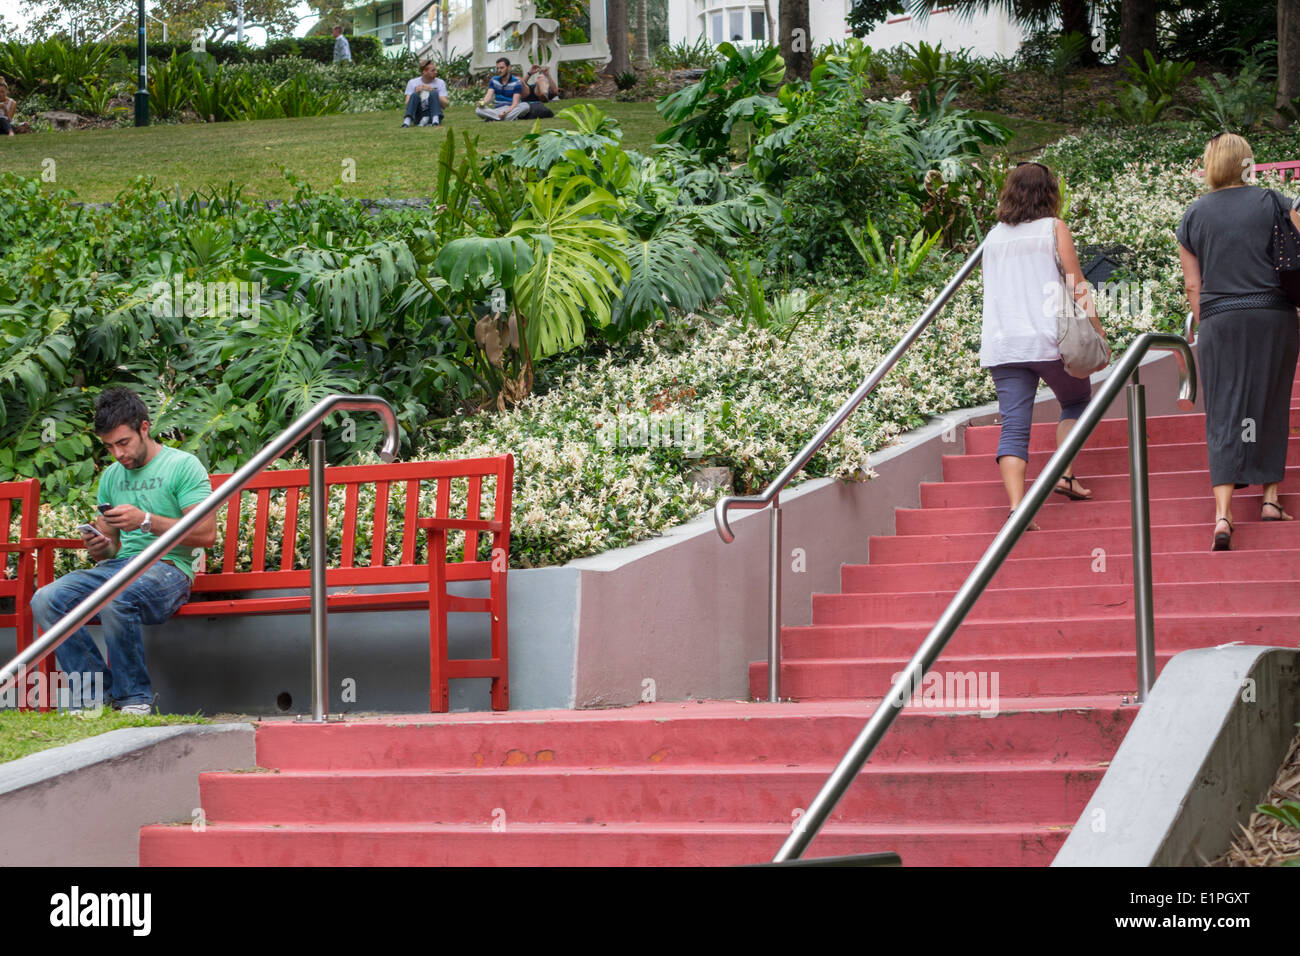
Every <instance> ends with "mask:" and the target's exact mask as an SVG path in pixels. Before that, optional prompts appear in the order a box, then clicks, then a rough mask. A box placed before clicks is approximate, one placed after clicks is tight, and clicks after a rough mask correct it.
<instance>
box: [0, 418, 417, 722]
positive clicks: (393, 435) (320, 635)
mask: <svg viewBox="0 0 1300 956" xmlns="http://www.w3.org/2000/svg"><path fill="white" fill-rule="evenodd" d="M353 410H355V411H366V410H371V411H375V412H377V413H378V414H379V415H380V417H382V418H383V419H384V424H385V425H386V426H387V434H386V435H385V437H384V445H383V447H382V448H381V449H380V452H379V457H380V458H382V459H383V460H384V461H392V460H393V459H394V457H395V456H396V454H397V441H398V434H397V415H396V414H395V413H394V412H393V408H392V406H391V405H389V404H388V402H387V401H385V400H384V399H382V398H380V397H379V396H377V395H344V394H334V395H328V396H326V397H325V398H323V399H321V400H320V401H319V402H317V403H316V405H315V406H314V407H313V408H311V409H310V410H309V411H307V412H304V413H303V414H302V415H301V416H299V418H298V419H297V420H296V421H295V422H294V423H293V424H292V425H290V426H289V427H288V428H286V429H285V430H284V431H282V432H280V434H279V435H278V436H276V438H275V439H273V440H272V441H271V443H270V444H268V445H267V446H266V447H265V448H263V449H262V450H261V451H260V452H258V453H257V454H256V455H254V456H253V458H252V459H251V460H250V461H249V462H248V463H247V464H246V465H244V467H242V468H240V469H239V470H238V471H236V472H235V473H234V474H233V475H231V476H230V478H229V479H228V480H227V481H226V482H225V483H224V484H222V485H221V487H220V488H218V489H216V490H215V491H213V492H212V494H210V495H208V497H206V498H204V499H203V500H202V501H201V502H199V503H198V504H197V505H195V506H194V508H193V509H191V510H190V511H189V512H187V513H186V514H185V515H184V516H183V517H182V518H181V519H180V520H179V521H177V522H176V523H175V524H174V525H172V526H171V528H169V529H168V530H167V531H166V533H164V534H161V535H159V536H158V540H156V541H155V542H154V543H153V544H151V545H149V547H147V548H145V549H144V550H143V551H141V552H140V553H139V554H138V555H136V556H135V557H134V558H132V559H131V560H130V561H128V562H127V563H126V565H125V566H124V567H123V568H122V569H121V570H120V571H118V572H117V573H116V574H114V575H113V576H112V577H111V578H109V579H108V580H107V581H105V582H104V583H103V584H101V585H100V586H99V587H98V588H96V589H95V590H94V591H93V592H91V594H89V595H88V596H87V597H86V598H85V599H84V600H83V601H82V602H81V603H80V604H78V605H77V606H76V607H74V608H73V609H72V610H71V611H69V612H68V613H67V614H65V615H64V616H63V617H62V618H60V619H59V622H58V623H57V624H55V625H54V626H53V627H51V628H50V629H49V630H48V631H46V632H45V633H44V634H43V635H41V637H40V639H39V640H37V641H35V642H34V643H33V644H32V645H31V646H30V647H28V648H27V649H26V650H25V651H23V652H22V653H21V654H18V655H17V656H16V657H14V658H13V660H11V661H9V663H7V664H5V666H4V668H3V670H0V694H3V693H4V692H5V691H6V690H8V689H9V688H10V687H12V686H13V685H14V684H15V683H16V682H17V681H18V680H19V678H20V677H21V676H22V675H23V674H24V673H25V672H26V670H27V668H29V667H32V666H34V665H35V664H38V663H40V661H41V660H42V659H43V658H44V657H45V656H46V655H47V654H49V653H50V652H51V651H53V650H54V649H55V648H57V647H58V646H59V645H60V644H62V643H63V642H64V641H65V640H67V639H68V637H70V636H71V635H72V633H73V632H74V631H76V630H77V629H78V628H79V627H81V626H82V625H83V624H85V623H86V622H87V621H89V620H90V619H91V618H92V617H94V616H95V615H96V614H97V613H99V610H100V608H102V607H103V606H104V605H105V604H107V603H108V602H109V601H111V600H113V598H115V597H117V596H118V595H119V594H121V593H122V592H123V591H124V590H126V589H127V588H128V587H129V586H130V585H131V583H132V582H133V581H135V579H136V578H138V577H140V575H142V574H144V572H145V571H147V570H148V569H149V566H150V565H152V564H153V563H154V562H155V561H157V560H158V559H159V558H161V557H162V556H163V555H165V554H167V553H168V552H169V551H171V549H172V548H174V547H175V546H176V545H177V544H179V543H180V541H181V539H183V538H184V537H185V536H186V535H187V534H189V533H190V531H192V530H193V529H194V528H195V527H197V526H198V524H199V523H200V522H201V521H203V520H204V519H205V518H207V517H208V515H210V514H213V513H214V512H216V511H217V510H218V509H219V508H220V507H221V506H222V505H224V504H225V503H226V502H227V501H228V500H229V499H230V498H231V497H233V496H234V495H235V494H236V493H238V492H239V491H240V490H242V489H243V487H244V486H245V485H247V484H248V482H249V481H250V480H252V478H253V477H254V476H255V475H257V474H258V473H260V472H261V471H262V470H263V469H265V468H266V466H267V465H269V464H270V463H271V462H273V461H275V460H276V459H277V458H279V457H280V456H281V455H283V454H284V453H285V452H286V451H288V450H289V449H290V448H292V447H293V446H294V445H296V444H297V443H298V442H299V441H301V440H302V439H303V438H304V437H306V436H307V435H308V434H312V448H311V465H310V468H311V536H312V542H311V550H312V567H311V627H312V719H313V720H314V721H317V722H320V721H323V720H325V709H326V706H327V705H328V701H329V697H328V694H327V688H326V677H325V664H326V648H325V636H326V635H325V491H324V489H325V456H324V446H325V442H324V440H323V439H322V438H321V437H320V435H319V427H320V423H321V422H322V421H324V420H325V418H326V417H327V416H328V415H330V414H331V413H333V412H336V411H353ZM313 432H315V433H313Z"/></svg>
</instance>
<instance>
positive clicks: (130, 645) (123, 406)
mask: <svg viewBox="0 0 1300 956" xmlns="http://www.w3.org/2000/svg"><path fill="white" fill-rule="evenodd" d="M149 425H150V423H149V409H148V408H146V407H145V404H144V402H142V401H141V400H140V398H139V396H137V395H136V394H135V393H134V392H132V391H130V390H129V389H125V388H110V389H106V390H105V391H103V392H101V393H100V395H99V398H98V399H96V401H95V434H96V435H98V436H99V439H100V441H102V442H103V443H104V445H105V447H106V448H108V450H109V453H110V454H112V456H113V457H114V458H115V459H117V461H115V462H114V463H113V464H111V465H109V466H108V467H107V468H105V469H104V473H103V474H102V475H101V476H100V478H99V494H98V500H99V507H100V511H101V514H100V515H98V516H97V517H96V518H95V521H94V524H95V527H97V528H98V529H99V530H100V532H101V533H100V534H94V533H93V532H91V531H89V530H83V531H82V532H81V540H82V541H83V542H84V543H85V546H86V550H88V551H89V552H90V556H91V557H92V558H94V559H95V562H96V564H95V566H94V567H93V568H82V569H80V570H77V571H73V572H72V573H70V574H65V575H64V576H63V577H61V578H59V579H58V580H57V581H55V582H53V583H52V584H47V585H46V586H45V587H43V588H41V589H40V590H39V591H37V592H36V594H35V595H34V596H33V597H32V617H33V618H34V619H35V621H36V624H37V626H38V627H39V628H40V629H41V631H43V632H44V631H47V630H49V629H50V628H51V627H53V626H54V625H55V624H57V623H58V621H59V619H60V618H62V617H63V616H64V615H65V614H67V613H68V612H69V611H71V610H72V609H73V608H74V607H76V606H77V605H78V604H80V603H81V602H82V601H83V600H85V598H87V597H88V596H89V595H90V594H91V592H93V591H94V590H96V589H97V588H98V587H99V586H100V585H102V584H103V583H104V582H105V581H107V580H108V579H109V578H110V577H112V576H113V575H114V574H115V573H117V572H118V571H120V570H121V569H122V568H123V567H125V566H126V564H127V562H128V561H129V560H130V559H131V558H133V557H135V556H136V555H137V554H139V553H140V552H142V551H143V550H144V549H145V548H147V547H148V546H149V545H151V544H153V543H154V541H155V540H156V539H157V537H158V536H159V535H160V534H162V533H163V532H165V531H167V530H169V529H170V528H171V527H172V526H173V525H174V524H176V522H177V521H179V520H180V518H181V516H182V515H183V514H185V513H186V512H188V511H190V510H191V509H193V508H194V506H195V505H197V504H199V502H201V501H203V499H204V498H206V497H207V496H208V495H209V494H211V492H212V484H211V482H210V481H209V479H208V473H207V471H205V470H204V468H203V465H202V463H201V462H200V461H199V460H198V459H197V458H195V457H194V456H193V455H191V454H190V453H189V452H184V451H181V450H180V449H178V448H168V447H165V446H163V445H160V444H159V443H158V442H157V441H155V440H154V439H153V438H152V436H150V434H149ZM106 506H107V507H106ZM216 540H217V516H216V515H215V514H213V515H209V516H208V518H207V519H206V520H205V521H203V522H202V523H201V524H199V526H198V527H196V528H195V529H194V530H193V531H191V532H190V533H189V534H187V535H186V536H185V537H184V538H182V539H181V541H180V543H179V544H178V545H177V546H176V547H174V548H172V550H171V551H169V552H167V554H165V555H163V556H162V558H160V559H159V560H158V561H156V562H154V563H153V564H152V565H151V566H150V567H149V569H148V570H147V571H145V572H144V574H142V575H140V577H138V578H136V579H135V581H133V582H132V583H131V585H130V586H129V587H128V588H127V589H126V590H124V591H123V592H122V593H121V594H119V595H118V596H117V597H115V598H114V599H113V600H112V601H110V602H109V603H108V604H106V605H104V607H103V608H101V609H100V611H99V620H100V623H101V624H103V626H104V644H105V645H106V646H107V647H108V659H109V661H110V662H111V668H112V669H111V670H110V669H109V665H106V664H105V663H104V658H103V657H102V656H101V655H100V653H99V648H97V647H96V646H95V642H94V641H93V640H91V637H90V632H89V631H87V630H86V628H84V627H82V628H79V629H78V630H77V631H76V632H75V633H74V634H72V636H71V637H69V638H68V639H67V640H66V641H64V642H63V643H62V644H61V645H59V647H58V649H57V650H56V651H55V652H54V654H55V659H56V660H57V661H58V664H59V668H60V669H61V670H63V671H64V672H65V673H68V674H90V675H92V679H93V675H94V674H103V686H104V692H105V693H106V694H107V695H108V696H109V698H110V699H111V700H112V701H113V703H114V705H115V706H117V707H118V708H119V709H120V710H121V711H122V713H124V714H148V713H150V712H151V711H152V710H153V685H152V683H151V682H150V680H149V671H148V668H147V667H146V666H145V657H144V632H143V630H142V628H141V625H143V624H162V623H163V622H164V621H166V620H167V619H168V618H169V617H171V616H172V615H173V614H175V613H176V609H177V608H179V607H180V606H181V605H182V604H184V603H185V601H186V600H188V598H189V596H190V585H191V584H192V583H193V581H194V566H193V565H194V558H195V553H196V552H198V551H199V550H200V549H201V548H210V547H211V546H212V545H213V543H214V542H215V541H216ZM83 686H85V684H84V682H83ZM92 686H93V684H92ZM98 703H100V702H95V701H88V700H85V699H84V696H83V698H82V699H81V700H73V701H72V702H71V704H70V706H71V708H72V709H73V710H81V709H86V708H94V707H95V706H97V705H98Z"/></svg>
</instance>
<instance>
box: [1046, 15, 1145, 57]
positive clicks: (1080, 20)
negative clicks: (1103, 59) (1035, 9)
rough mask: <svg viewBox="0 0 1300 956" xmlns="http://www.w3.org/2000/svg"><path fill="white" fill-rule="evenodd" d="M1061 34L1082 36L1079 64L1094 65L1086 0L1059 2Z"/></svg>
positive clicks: (1093, 51) (1090, 20)
mask: <svg viewBox="0 0 1300 956" xmlns="http://www.w3.org/2000/svg"><path fill="white" fill-rule="evenodd" d="M1147 2H1150V0H1147ZM1061 32H1062V33H1081V34H1083V38H1084V40H1085V41H1087V42H1086V43H1085V44H1084V46H1083V52H1082V53H1080V54H1079V63H1080V64H1081V65H1083V66H1095V65H1096V63H1097V53H1096V51H1095V50H1093V48H1092V16H1091V11H1090V9H1089V6H1088V0H1061Z"/></svg>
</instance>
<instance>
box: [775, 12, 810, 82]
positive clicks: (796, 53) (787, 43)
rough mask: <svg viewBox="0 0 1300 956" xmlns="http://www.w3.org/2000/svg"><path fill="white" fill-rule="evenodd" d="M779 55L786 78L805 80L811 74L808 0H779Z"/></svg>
mask: <svg viewBox="0 0 1300 956" xmlns="http://www.w3.org/2000/svg"><path fill="white" fill-rule="evenodd" d="M778 32H779V33H780V34H781V57H782V59H784V60H785V78H786V80H806V79H808V78H809V77H810V76H811V75H812V30H811V29H810V28H809V25H808V0H781V3H780V26H779V30H778Z"/></svg>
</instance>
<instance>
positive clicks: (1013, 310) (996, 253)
mask: <svg viewBox="0 0 1300 956" xmlns="http://www.w3.org/2000/svg"><path fill="white" fill-rule="evenodd" d="M982 263H983V269H984V332H983V337H982V339H981V343H980V367H981V368H988V367H989V366H992V365H1012V364H1016V363H1019V362H1050V361H1053V360H1054V359H1058V358H1060V357H1061V350H1060V349H1059V348H1058V347H1057V344H1056V334H1057V331H1056V310H1057V303H1059V302H1060V294H1061V293H1060V288H1061V274H1060V272H1059V270H1058V269H1057V267H1056V220H1055V219H1054V218H1052V217H1051V216H1048V217H1045V218H1043V219H1035V220H1033V221H1032V222H1022V223H1019V224H1018V225H1015V226H1008V225H1007V224H1006V223H1003V222H1000V223H998V224H997V225H996V226H994V227H993V228H992V229H991V230H989V234H988V238H987V239H985V241H984V256H983V260H982Z"/></svg>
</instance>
